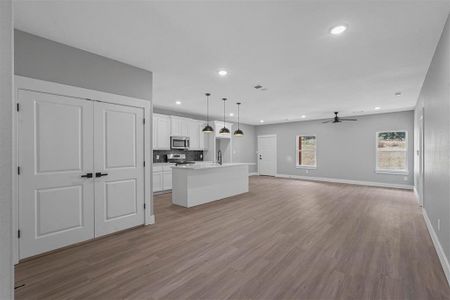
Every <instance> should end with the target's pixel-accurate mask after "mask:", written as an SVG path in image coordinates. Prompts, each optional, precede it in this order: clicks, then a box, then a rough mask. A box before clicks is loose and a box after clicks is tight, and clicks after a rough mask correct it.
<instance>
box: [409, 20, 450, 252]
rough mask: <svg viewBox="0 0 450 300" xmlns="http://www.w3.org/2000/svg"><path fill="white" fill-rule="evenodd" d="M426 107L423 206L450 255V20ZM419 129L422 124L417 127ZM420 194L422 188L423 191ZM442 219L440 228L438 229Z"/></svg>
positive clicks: (428, 82) (426, 87) (426, 90)
mask: <svg viewBox="0 0 450 300" xmlns="http://www.w3.org/2000/svg"><path fill="white" fill-rule="evenodd" d="M422 107H423V111H424V144H425V147H424V153H423V154H424V188H423V195H424V196H423V206H424V208H425V210H426V212H427V215H428V217H429V219H430V222H431V225H432V226H433V228H434V231H435V232H436V234H437V236H438V239H439V242H440V243H441V245H442V248H443V249H444V252H445V255H446V256H447V258H450V164H449V162H450V117H449V116H450V21H449V19H447V23H446V25H445V27H444V30H443V32H442V36H441V38H440V41H439V43H438V45H437V47H436V51H435V53H434V56H433V59H432V61H431V65H430V67H429V69H428V73H427V76H426V78H425V81H424V84H423V86H422V90H421V92H420V96H419V100H418V103H417V107H416V122H417V123H418V122H419V121H420V119H419V118H420V115H421V110H422ZM416 129H418V128H416ZM419 194H420V191H419ZM438 220H440V230H439V229H438V226H437V224H438Z"/></svg>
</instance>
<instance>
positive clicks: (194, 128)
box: [189, 120, 202, 150]
mask: <svg viewBox="0 0 450 300" xmlns="http://www.w3.org/2000/svg"><path fill="white" fill-rule="evenodd" d="M200 124H201V123H200V122H199V121H197V120H190V121H189V138H190V141H189V143H190V150H201V147H200V137H201V135H200V134H201V133H202V132H201V129H200Z"/></svg>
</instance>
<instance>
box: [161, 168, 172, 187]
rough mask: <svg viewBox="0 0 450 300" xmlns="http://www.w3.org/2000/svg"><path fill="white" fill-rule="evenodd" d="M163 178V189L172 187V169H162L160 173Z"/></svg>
mask: <svg viewBox="0 0 450 300" xmlns="http://www.w3.org/2000/svg"><path fill="white" fill-rule="evenodd" d="M162 178H163V190H164V191H167V190H171V189H172V170H170V171H164V172H163V173H162Z"/></svg>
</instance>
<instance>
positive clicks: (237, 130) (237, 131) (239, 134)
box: [234, 102, 244, 136]
mask: <svg viewBox="0 0 450 300" xmlns="http://www.w3.org/2000/svg"><path fill="white" fill-rule="evenodd" d="M236 104H237V107H238V129H236V131H235V132H234V135H235V136H243V135H244V132H243V131H242V130H241V129H240V128H239V106H240V105H241V102H238V103H236Z"/></svg>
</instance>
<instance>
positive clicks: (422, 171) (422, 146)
mask: <svg viewBox="0 0 450 300" xmlns="http://www.w3.org/2000/svg"><path fill="white" fill-rule="evenodd" d="M424 119H425V112H424V107H422V109H421V110H420V117H419V178H418V179H419V182H420V191H419V193H418V194H419V205H420V206H422V207H423V203H424V199H423V198H424V195H425V128H424V127H425V120H424Z"/></svg>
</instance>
